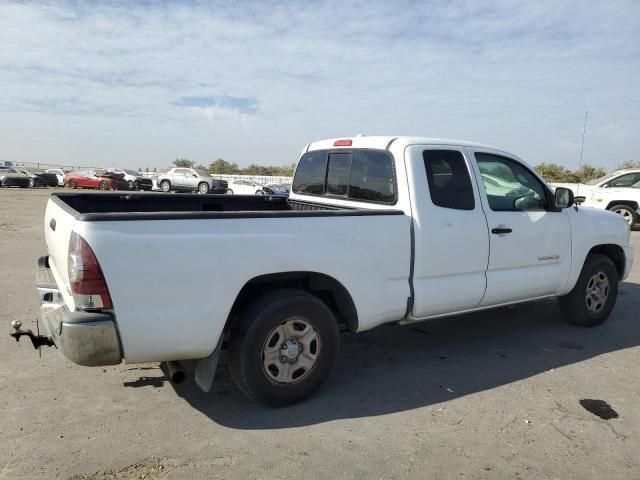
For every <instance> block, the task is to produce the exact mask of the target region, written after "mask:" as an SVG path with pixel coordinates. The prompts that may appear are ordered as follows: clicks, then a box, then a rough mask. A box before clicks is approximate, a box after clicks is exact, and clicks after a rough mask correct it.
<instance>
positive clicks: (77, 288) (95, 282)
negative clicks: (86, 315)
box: [68, 232, 113, 310]
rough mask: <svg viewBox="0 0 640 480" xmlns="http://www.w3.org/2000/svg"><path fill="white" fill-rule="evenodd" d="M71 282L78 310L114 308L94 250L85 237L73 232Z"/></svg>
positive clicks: (70, 249) (70, 248)
mask: <svg viewBox="0 0 640 480" xmlns="http://www.w3.org/2000/svg"><path fill="white" fill-rule="evenodd" d="M68 265H69V282H70V283H71V293H72V294H73V300H74V301H75V304H76V309H77V310H101V309H110V308H113V305H112V304H111V296H110V295H109V289H108V288H107V283H106V282H105V280H104V275H103V274H102V269H101V268H100V264H99V263H98V259H97V258H96V256H95V254H94V253H93V250H91V247H90V246H89V244H88V243H87V242H86V240H85V239H84V238H82V237H81V236H80V235H78V234H77V233H75V232H71V240H70V241H69V262H68Z"/></svg>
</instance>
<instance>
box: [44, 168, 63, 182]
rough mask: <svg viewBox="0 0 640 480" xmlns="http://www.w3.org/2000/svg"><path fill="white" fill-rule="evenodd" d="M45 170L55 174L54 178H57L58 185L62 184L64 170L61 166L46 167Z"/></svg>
mask: <svg viewBox="0 0 640 480" xmlns="http://www.w3.org/2000/svg"><path fill="white" fill-rule="evenodd" d="M45 172H46V173H53V174H55V176H56V178H57V179H58V186H59V187H63V186H64V171H63V170H62V169H61V168H48V169H46V170H45Z"/></svg>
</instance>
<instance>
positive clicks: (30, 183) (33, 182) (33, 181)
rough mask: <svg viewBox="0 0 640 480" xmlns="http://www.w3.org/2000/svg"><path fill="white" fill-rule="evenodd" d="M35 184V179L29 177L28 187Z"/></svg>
mask: <svg viewBox="0 0 640 480" xmlns="http://www.w3.org/2000/svg"><path fill="white" fill-rule="evenodd" d="M35 186H36V181H35V180H34V179H33V178H30V179H29V188H33V187H35Z"/></svg>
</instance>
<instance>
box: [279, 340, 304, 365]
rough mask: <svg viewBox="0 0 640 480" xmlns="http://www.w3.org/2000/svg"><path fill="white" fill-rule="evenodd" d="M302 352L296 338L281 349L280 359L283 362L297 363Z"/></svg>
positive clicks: (286, 342)
mask: <svg viewBox="0 0 640 480" xmlns="http://www.w3.org/2000/svg"><path fill="white" fill-rule="evenodd" d="M301 351H302V348H301V345H300V344H299V343H298V342H296V339H295V338H288V339H287V340H285V341H284V342H283V343H282V346H281V347H280V359H281V360H282V361H283V362H289V363H295V362H296V360H298V356H299V355H300V352H301Z"/></svg>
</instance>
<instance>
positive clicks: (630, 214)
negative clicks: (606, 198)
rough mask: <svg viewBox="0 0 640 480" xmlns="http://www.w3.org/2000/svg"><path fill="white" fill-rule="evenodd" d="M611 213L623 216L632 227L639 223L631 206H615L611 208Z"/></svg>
mask: <svg viewBox="0 0 640 480" xmlns="http://www.w3.org/2000/svg"><path fill="white" fill-rule="evenodd" d="M609 211H610V212H614V213H617V214H618V215H620V216H622V218H624V219H625V220H626V222H627V223H628V224H629V226H631V227H633V226H634V225H635V224H636V222H637V221H638V219H637V214H636V212H635V210H634V209H633V208H631V207H630V206H629V205H614V206H612V207H610V208H609Z"/></svg>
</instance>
